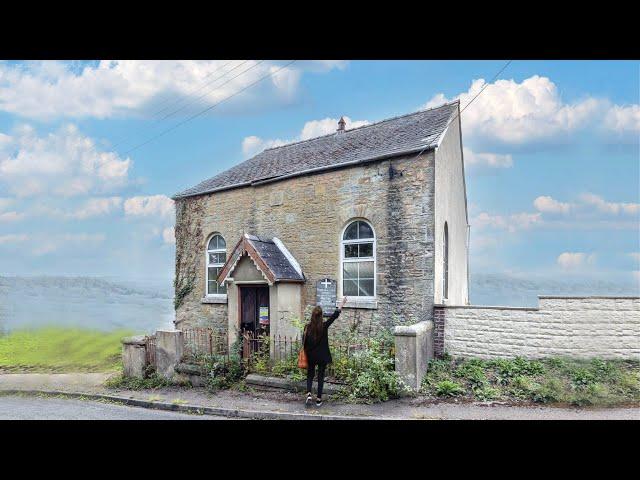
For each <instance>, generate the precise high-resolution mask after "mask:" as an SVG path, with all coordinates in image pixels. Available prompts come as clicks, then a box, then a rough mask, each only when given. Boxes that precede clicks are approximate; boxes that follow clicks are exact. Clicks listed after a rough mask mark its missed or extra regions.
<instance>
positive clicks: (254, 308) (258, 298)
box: [240, 286, 271, 336]
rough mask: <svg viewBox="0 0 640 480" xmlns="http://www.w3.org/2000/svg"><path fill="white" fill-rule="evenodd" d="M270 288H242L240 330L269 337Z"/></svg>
mask: <svg viewBox="0 0 640 480" xmlns="http://www.w3.org/2000/svg"><path fill="white" fill-rule="evenodd" d="M270 314H271V312H270V311H269V287H267V286H240V330H241V332H242V333H245V332H251V333H253V334H254V336H255V335H261V334H262V335H268V334H269V323H270Z"/></svg>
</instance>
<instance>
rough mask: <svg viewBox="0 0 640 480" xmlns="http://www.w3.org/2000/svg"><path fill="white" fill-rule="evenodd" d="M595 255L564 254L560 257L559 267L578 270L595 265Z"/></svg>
mask: <svg viewBox="0 0 640 480" xmlns="http://www.w3.org/2000/svg"><path fill="white" fill-rule="evenodd" d="M595 260H596V255H595V254H593V253H592V254H586V253H582V252H564V253H561V254H560V255H558V258H557V260H556V261H557V262H558V265H560V267H561V268H562V269H564V270H570V269H576V268H580V267H583V266H585V265H592V264H593V263H595Z"/></svg>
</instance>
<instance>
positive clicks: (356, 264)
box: [341, 220, 376, 298]
mask: <svg viewBox="0 0 640 480" xmlns="http://www.w3.org/2000/svg"><path fill="white" fill-rule="evenodd" d="M341 248H342V253H341V258H342V295H345V296H347V297H370V298H372V297H375V296H376V237H375V234H374V232H373V228H372V227H371V225H370V224H369V223H368V222H366V221H364V220H355V221H353V222H351V223H350V224H349V225H347V228H345V230H344V233H343V234H342V242H341Z"/></svg>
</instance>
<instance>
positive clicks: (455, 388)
mask: <svg viewBox="0 0 640 480" xmlns="http://www.w3.org/2000/svg"><path fill="white" fill-rule="evenodd" d="M464 394H465V390H464V388H463V387H462V385H460V384H459V383H457V382H452V381H451V380H443V381H441V382H439V383H438V384H437V385H436V395H438V396H439V397H454V396H456V395H464Z"/></svg>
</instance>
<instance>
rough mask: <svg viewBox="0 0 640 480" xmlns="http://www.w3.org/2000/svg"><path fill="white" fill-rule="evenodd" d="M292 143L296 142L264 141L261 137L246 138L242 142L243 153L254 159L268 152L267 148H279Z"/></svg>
mask: <svg viewBox="0 0 640 480" xmlns="http://www.w3.org/2000/svg"><path fill="white" fill-rule="evenodd" d="M292 141H294V140H291V141H288V140H280V139H271V140H263V139H262V138H260V137H256V136H255V135H251V136H249V137H245V138H244V140H242V153H244V154H245V155H246V156H247V157H252V156H254V155H256V154H257V153H260V152H261V151H263V150H266V149H267V148H273V147H279V146H280V145H285V144H287V143H291V142H292Z"/></svg>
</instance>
